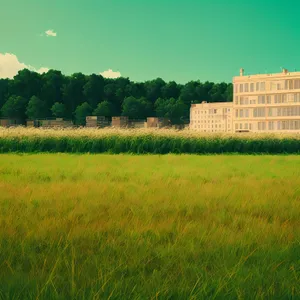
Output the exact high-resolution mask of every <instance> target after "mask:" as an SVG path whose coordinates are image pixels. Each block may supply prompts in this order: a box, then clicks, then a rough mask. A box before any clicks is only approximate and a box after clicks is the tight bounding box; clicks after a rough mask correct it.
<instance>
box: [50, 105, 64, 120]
mask: <svg viewBox="0 0 300 300" xmlns="http://www.w3.org/2000/svg"><path fill="white" fill-rule="evenodd" d="M51 112H52V115H53V116H54V117H56V118H63V117H65V116H66V106H65V105H64V104H63V103H59V102H55V103H54V104H53V106H52V107H51Z"/></svg>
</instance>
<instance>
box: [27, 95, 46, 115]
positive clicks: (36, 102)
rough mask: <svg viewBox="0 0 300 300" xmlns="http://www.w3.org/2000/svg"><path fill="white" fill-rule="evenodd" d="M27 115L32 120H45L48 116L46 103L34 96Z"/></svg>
mask: <svg viewBox="0 0 300 300" xmlns="http://www.w3.org/2000/svg"><path fill="white" fill-rule="evenodd" d="M26 115H27V117H28V118H29V119H31V120H35V119H40V118H45V117H46V116H47V108H46V102H45V101H43V100H41V99H39V98H38V97H36V96H32V97H31V98H30V100H29V102H28V105H27V109H26Z"/></svg>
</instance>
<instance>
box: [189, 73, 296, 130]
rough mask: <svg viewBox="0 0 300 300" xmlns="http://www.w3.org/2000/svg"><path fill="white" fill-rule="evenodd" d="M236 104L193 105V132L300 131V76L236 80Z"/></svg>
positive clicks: (275, 75)
mask: <svg viewBox="0 0 300 300" xmlns="http://www.w3.org/2000/svg"><path fill="white" fill-rule="evenodd" d="M233 89H234V90H233V103H232V102H225V103H220V102H218V103H202V104H193V105H192V107H191V111H190V120H191V121H190V128H191V129H195V130H199V131H204V132H217V131H220V132H222V131H227V132H240V131H252V132H288V131H290V132H295V131H300V72H289V71H288V70H286V69H283V71H282V73H277V74H259V75H244V70H243V69H241V70H240V76H236V77H234V78H233Z"/></svg>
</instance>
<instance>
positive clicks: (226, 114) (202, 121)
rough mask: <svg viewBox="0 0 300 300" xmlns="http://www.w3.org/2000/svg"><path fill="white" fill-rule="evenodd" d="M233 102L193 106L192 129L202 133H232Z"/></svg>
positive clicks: (191, 111) (191, 113) (205, 103)
mask: <svg viewBox="0 0 300 300" xmlns="http://www.w3.org/2000/svg"><path fill="white" fill-rule="evenodd" d="M232 105H233V104H232V102H215V103H207V102H205V101H203V102H202V103H200V104H192V106H191V110H190V129H195V130H198V131H202V132H231V131H232V128H233V123H232V115H233V114H232Z"/></svg>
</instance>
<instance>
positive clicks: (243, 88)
mask: <svg viewBox="0 0 300 300" xmlns="http://www.w3.org/2000/svg"><path fill="white" fill-rule="evenodd" d="M269 89H270V90H271V91H272V90H277V91H280V90H294V89H300V79H288V80H280V81H271V82H269ZM265 90H266V83H265V82H255V83H254V82H250V83H236V84H235V85H234V92H235V93H249V92H250V93H253V92H262V91H265Z"/></svg>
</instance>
